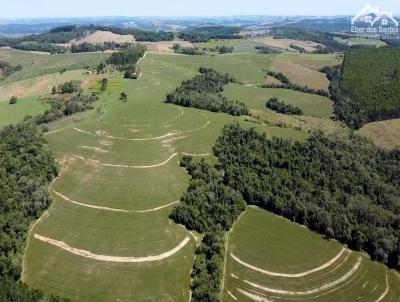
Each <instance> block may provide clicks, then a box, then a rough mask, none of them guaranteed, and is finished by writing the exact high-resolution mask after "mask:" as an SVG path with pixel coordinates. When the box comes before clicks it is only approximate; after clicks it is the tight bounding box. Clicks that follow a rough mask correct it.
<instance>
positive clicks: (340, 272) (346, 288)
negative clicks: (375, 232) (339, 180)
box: [223, 207, 400, 301]
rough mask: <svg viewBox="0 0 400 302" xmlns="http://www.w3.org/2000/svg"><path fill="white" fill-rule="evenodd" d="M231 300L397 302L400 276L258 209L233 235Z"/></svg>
mask: <svg viewBox="0 0 400 302" xmlns="http://www.w3.org/2000/svg"><path fill="white" fill-rule="evenodd" d="M226 261H227V262H226V270H225V287H224V292H223V296H224V300H225V301H357V300H360V301H397V299H398V297H399V295H400V286H399V285H400V278H399V275H398V273H397V272H394V271H388V270H387V269H386V268H385V267H384V266H383V265H381V264H377V263H372V262H371V261H370V260H369V259H368V258H367V257H366V256H364V255H363V254H360V253H355V252H352V251H350V250H348V249H347V248H345V247H343V246H342V245H340V244H338V243H337V242H336V241H327V240H325V239H323V238H322V237H321V236H319V235H317V234H314V233H312V232H311V231H309V230H307V229H306V228H304V227H301V226H299V225H297V224H295V223H292V222H290V221H288V220H286V219H284V218H281V217H278V216H274V215H273V214H270V213H268V212H266V211H264V210H261V209H258V208H252V207H250V208H248V210H247V211H246V212H245V213H244V214H243V215H242V217H241V218H240V219H239V221H238V222H237V224H236V225H235V227H234V228H233V230H232V231H231V233H230V234H229V242H228V250H227V257H226Z"/></svg>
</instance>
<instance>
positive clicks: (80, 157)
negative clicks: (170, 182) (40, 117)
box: [72, 153, 179, 169]
mask: <svg viewBox="0 0 400 302" xmlns="http://www.w3.org/2000/svg"><path fill="white" fill-rule="evenodd" d="M178 154H179V153H174V154H172V155H171V156H170V157H169V158H168V159H166V160H165V161H163V162H162V163H159V164H156V165H150V166H130V165H116V164H107V163H102V162H100V161H98V160H94V159H86V158H84V157H82V156H78V155H72V157H75V158H78V159H80V160H82V161H84V162H85V163H86V164H95V165H101V166H104V167H113V168H130V169H151V168H157V167H161V166H164V165H166V164H167V163H168V162H169V161H170V160H171V159H173V158H174V157H175V156H177V155H178Z"/></svg>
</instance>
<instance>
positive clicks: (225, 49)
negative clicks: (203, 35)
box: [208, 45, 235, 54]
mask: <svg viewBox="0 0 400 302" xmlns="http://www.w3.org/2000/svg"><path fill="white" fill-rule="evenodd" d="M234 49H235V48H234V47H233V46H225V45H222V46H219V45H217V46H215V47H213V48H208V50H209V51H212V52H219V53H220V54H226V53H232V52H233V50H234Z"/></svg>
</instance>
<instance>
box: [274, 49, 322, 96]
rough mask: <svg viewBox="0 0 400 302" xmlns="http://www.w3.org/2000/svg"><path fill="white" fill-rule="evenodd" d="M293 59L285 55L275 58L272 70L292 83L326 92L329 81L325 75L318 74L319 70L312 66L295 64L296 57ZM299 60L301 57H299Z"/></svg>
mask: <svg viewBox="0 0 400 302" xmlns="http://www.w3.org/2000/svg"><path fill="white" fill-rule="evenodd" d="M293 58H295V59H294V60H293V59H292V58H291V57H290V56H287V55H279V56H277V58H276V59H275V60H274V63H273V64H272V70H273V71H275V72H281V73H283V74H284V75H286V76H287V77H288V78H289V79H290V80H291V81H292V82H293V83H296V84H299V85H301V86H307V87H309V88H313V89H323V90H325V91H328V87H329V80H328V79H327V77H326V74H325V73H322V72H320V71H319V69H318V70H315V69H314V67H313V66H307V64H305V63H304V62H303V63H302V64H301V60H300V61H299V62H297V61H296V60H299V59H298V58H299V57H298V56H297V57H293ZM300 58H302V57H301V56H300ZM306 58H307V57H306V56H304V59H306ZM324 59H326V58H324ZM304 61H306V60H304ZM324 61H325V60H324ZM325 62H326V61H325ZM314 63H315V62H314ZM328 65H329V64H328Z"/></svg>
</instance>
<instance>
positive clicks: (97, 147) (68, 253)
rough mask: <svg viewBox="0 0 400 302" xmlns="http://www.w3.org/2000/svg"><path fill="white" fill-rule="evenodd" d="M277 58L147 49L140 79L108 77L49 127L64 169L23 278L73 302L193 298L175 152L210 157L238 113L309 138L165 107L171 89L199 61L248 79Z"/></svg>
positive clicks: (183, 177)
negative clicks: (83, 103)
mask: <svg viewBox="0 0 400 302" xmlns="http://www.w3.org/2000/svg"><path fill="white" fill-rule="evenodd" d="M272 60H273V57H268V56H260V57H258V56H255V55H237V57H236V55H229V56H217V57H214V58H211V57H189V56H177V55H161V54H147V56H146V58H145V59H143V60H142V61H141V63H140V64H141V68H142V76H141V78H140V79H139V80H137V81H132V80H131V81H128V80H124V81H122V82H121V84H119V82H118V80H116V77H115V75H110V87H109V89H108V90H107V92H105V93H104V94H102V96H101V99H100V100H99V101H98V104H97V108H96V109H95V110H93V111H92V112H89V113H86V114H84V115H83V117H82V118H76V119H69V120H68V121H59V122H55V123H53V124H52V125H50V131H49V132H48V133H47V134H46V136H45V137H46V139H47V140H48V141H49V145H50V148H51V149H52V150H53V151H54V152H55V154H56V156H57V159H58V161H59V162H60V164H61V166H62V173H61V176H60V177H59V178H58V179H57V180H56V181H55V182H54V183H53V184H52V186H51V188H50V190H51V193H52V196H53V197H54V199H55V203H54V204H53V206H52V207H51V208H50V210H49V211H48V212H47V213H46V214H45V215H44V216H43V217H42V219H41V220H40V221H39V222H38V223H37V224H36V225H35V227H34V228H33V229H32V231H31V233H30V238H29V243H28V248H27V252H26V258H25V262H24V274H23V276H24V281H25V282H26V283H27V284H29V285H31V286H33V287H38V288H41V289H45V290H46V291H50V292H52V293H56V294H60V295H63V296H65V297H69V298H72V299H73V300H74V301H110V300H115V299H118V300H119V301H130V300H132V297H135V301H148V300H149V299H150V300H155V301H187V300H188V298H189V282H190V270H191V268H192V264H193V259H194V247H195V239H194V237H193V236H192V234H190V233H189V232H187V231H186V230H185V229H184V228H183V227H181V226H178V225H176V224H174V223H172V222H171V221H169V219H168V216H169V213H170V212H171V210H172V207H173V206H174V205H175V204H176V203H177V202H179V199H180V196H181V195H182V193H183V192H184V191H185V190H186V187H187V182H188V176H187V174H186V173H185V171H184V170H183V169H181V168H180V167H179V164H178V160H179V158H180V157H181V156H182V155H183V154H192V155H194V156H196V157H205V158H210V156H211V154H212V146H213V144H214V142H215V139H216V138H217V136H218V134H219V133H220V131H221V129H222V127H223V125H224V124H226V123H228V122H230V121H233V120H237V121H238V122H240V123H241V124H242V125H244V126H246V127H251V126H253V125H255V126H257V127H258V129H260V131H266V132H268V133H269V135H271V136H272V135H279V136H282V137H287V138H290V137H293V138H296V139H302V138H304V136H305V135H304V134H303V133H302V132H300V131H297V130H294V129H284V128H279V127H273V126H267V125H263V124H254V123H252V122H247V121H245V119H243V118H234V117H230V116H227V115H225V114H214V113H210V112H203V111H200V110H196V109H190V108H180V107H177V106H172V105H168V104H164V103H163V101H164V98H165V95H166V94H167V93H168V92H170V91H172V90H173V89H174V88H175V87H176V86H178V85H179V83H180V82H181V81H182V80H184V79H187V78H190V77H191V76H193V75H194V74H195V72H196V70H197V68H198V67H199V66H210V67H216V68H219V69H220V70H222V71H235V73H236V76H237V77H239V78H240V79H241V80H243V81H248V82H251V81H257V80H259V81H262V79H263V72H262V70H263V69H264V68H268V67H269V66H270V65H271V63H272ZM243 62H246V63H248V64H247V65H246V68H244V69H243V70H241V69H240V68H238V66H241V64H243ZM91 89H94V90H96V89H97V87H96V85H95V86H92V87H91ZM121 91H125V92H126V93H127V95H128V102H126V103H124V102H121V101H120V100H119V93H120V92H121Z"/></svg>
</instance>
